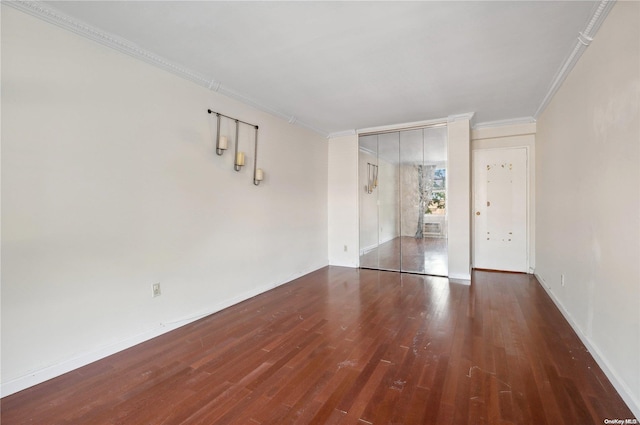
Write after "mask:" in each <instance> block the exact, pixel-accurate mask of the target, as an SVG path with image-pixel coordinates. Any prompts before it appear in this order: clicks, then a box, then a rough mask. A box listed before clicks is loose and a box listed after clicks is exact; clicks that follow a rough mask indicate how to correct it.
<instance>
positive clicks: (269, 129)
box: [2, 5, 357, 395]
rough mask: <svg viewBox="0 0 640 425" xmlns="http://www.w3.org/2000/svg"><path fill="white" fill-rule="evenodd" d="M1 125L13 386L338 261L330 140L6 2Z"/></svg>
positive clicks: (5, 298)
mask: <svg viewBox="0 0 640 425" xmlns="http://www.w3.org/2000/svg"><path fill="white" fill-rule="evenodd" d="M207 108H211V109H214V110H218V111H220V112H222V113H225V114H227V115H231V116H234V117H237V118H240V119H242V120H245V121H248V122H252V123H256V124H258V125H259V126H260V148H259V153H260V157H259V161H258V162H259V166H260V167H261V168H264V170H265V173H266V178H265V181H264V182H263V183H262V184H261V185H260V186H259V187H256V186H254V185H253V184H252V170H251V166H248V167H245V168H244V169H243V170H242V171H241V172H239V173H237V172H235V171H233V168H232V155H231V154H229V153H226V154H225V155H224V156H223V157H218V156H216V155H215V153H214V149H213V142H212V137H211V126H210V124H211V122H210V121H209V120H210V119H211V118H212V116H211V115H208V114H207V112H206V110H207ZM2 124H3V126H2V266H3V269H2V273H3V274H2V394H3V395H6V394H8V393H10V392H13V391H16V390H19V389H21V388H24V387H25V386H28V385H31V384H34V383H37V382H39V381H41V380H43V379H47V378H50V377H52V376H55V375H57V374H59V373H62V372H65V371H66V370H70V369H72V368H75V367H77V366H80V365H82V364H84V363H86V362H88V361H92V360H95V359H97V358H99V357H101V356H104V355H107V354H110V353H111V352H114V351H116V350H118V349H122V348H124V347H126V346H129V345H131V344H133V343H136V342H139V341H141V340H144V339H146V338H149V337H151V336H154V335H157V334H159V333H161V332H164V331H167V330H169V329H171V328H174V327H176V326H178V325H180V324H183V323H185V322H186V321H188V320H191V319H193V318H195V317H198V316H199V315H201V314H206V313H209V312H212V311H216V310H218V309H220V308H222V307H225V306H228V305H230V304H232V303H235V302H237V301H240V300H242V299H244V298H247V297H249V296H252V295H255V294H256V293H259V292H262V291H265V290H267V289H270V288H272V287H273V286H274V285H279V284H281V283H284V282H286V281H289V280H291V279H292V278H295V277H298V276H300V275H303V274H306V273H308V272H310V271H312V270H314V269H317V268H320V267H322V266H325V265H326V264H327V263H328V260H327V252H328V246H327V236H328V235H327V227H328V223H327V196H328V195H327V193H328V191H327V168H328V157H327V152H328V149H327V142H326V140H325V139H324V138H322V137H321V136H319V135H317V134H315V133H311V132H309V131H306V130H303V129H301V128H298V127H294V126H291V125H289V124H287V123H286V122H285V121H283V120H281V119H278V118H275V117H273V116H270V115H268V114H265V113H263V112H260V111H257V110H254V109H252V108H250V107H247V106H245V105H243V104H240V103H238V102H236V101H233V100H230V99H228V98H225V97H223V96H220V95H218V94H216V93H213V92H210V91H208V90H206V89H204V88H202V87H200V86H197V85H195V84H192V83H190V82H188V81H186V80H183V79H180V78H178V77H176V76H174V75H172V74H169V73H166V72H164V71H162V70H159V69H157V68H154V67H152V66H150V65H148V64H146V63H144V62H141V61H138V60H136V59H133V58H131V57H129V56H126V55H122V54H120V53H118V52H116V51H113V50H110V49H108V48H106V47H104V46H102V45H99V44H95V43H93V42H91V41H88V40H87V39H84V38H82V37H79V36H77V35H75V34H73V33H70V32H67V31H65V30H62V29H60V28H58V27H55V26H52V25H50V24H47V23H44V22H42V21H40V20H38V19H35V18H33V17H31V16H28V15H25V14H23V13H22V12H19V11H17V10H15V9H13V8H7V7H5V6H4V5H3V6H2ZM241 149H244V150H246V151H247V155H248V158H247V164H252V163H253V145H252V143H246V144H245V146H241ZM353 152H354V155H355V154H356V152H357V150H356V149H354V151H353ZM354 158H355V156H354ZM353 174H354V179H355V171H353ZM353 229H357V226H353ZM354 231H355V230H354ZM355 246H356V245H355V244H354V245H353V247H354V249H353V252H354V253H355V252H357V250H356V249H355ZM155 282H160V283H161V285H162V295H161V296H160V297H159V298H152V297H151V285H152V283H155Z"/></svg>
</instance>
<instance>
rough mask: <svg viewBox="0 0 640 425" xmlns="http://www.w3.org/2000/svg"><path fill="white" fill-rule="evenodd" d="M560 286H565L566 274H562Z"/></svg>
mask: <svg viewBox="0 0 640 425" xmlns="http://www.w3.org/2000/svg"><path fill="white" fill-rule="evenodd" d="M560 286H564V274H561V275H560Z"/></svg>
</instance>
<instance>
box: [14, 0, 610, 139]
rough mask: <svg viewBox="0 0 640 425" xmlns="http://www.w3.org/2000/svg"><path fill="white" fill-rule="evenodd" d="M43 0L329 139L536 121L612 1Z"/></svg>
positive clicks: (79, 23) (106, 35)
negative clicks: (358, 132) (469, 121)
mask: <svg viewBox="0 0 640 425" xmlns="http://www.w3.org/2000/svg"><path fill="white" fill-rule="evenodd" d="M22 3H29V2H22ZM39 4H40V5H42V4H45V5H46V7H47V8H49V9H50V10H51V11H53V12H50V13H57V14H59V15H61V16H66V17H70V18H71V19H68V20H69V21H73V22H75V25H76V26H77V27H82V25H85V26H87V25H88V26H89V27H90V28H91V29H92V30H95V31H97V33H99V34H102V38H103V39H107V38H108V39H110V40H113V39H114V38H113V37H112V36H115V37H116V39H117V40H120V41H121V42H122V43H121V45H128V46H133V47H130V48H129V50H133V51H135V52H137V53H136V54H137V55H138V56H140V57H141V58H143V59H145V57H144V56H145V54H147V58H146V59H145V60H149V59H148V58H149V57H154V58H156V59H157V60H156V59H154V60H155V61H156V62H158V63H163V61H164V63H165V64H166V63H170V64H171V66H172V67H173V68H174V70H175V69H178V70H179V72H178V73H181V74H182V75H183V76H186V77H187V78H191V79H192V80H194V81H197V82H199V83H201V84H203V85H207V84H208V86H209V87H210V88H211V89H213V90H218V91H220V92H221V93H223V94H227V95H230V96H232V97H235V98H238V99H241V100H243V101H245V102H246V103H248V104H251V105H253V106H257V107H259V108H261V109H263V110H267V111H269V112H272V113H275V114H276V115H280V116H283V117H287V118H288V119H289V121H290V122H292V123H294V122H295V123H297V124H300V125H303V126H305V127H308V128H311V129H313V130H316V131H317V132H319V133H322V134H326V135H328V134H338V133H342V132H348V131H353V130H355V129H362V128H369V127H373V126H382V125H391V124H398V123H408V122H415V121H422V120H432V119H439V118H445V117H447V116H450V115H456V114H464V113H472V112H474V113H475V117H474V121H475V122H476V123H486V122H494V121H503V120H504V121H513V122H517V121H519V120H520V121H525V120H529V121H531V120H533V119H534V118H535V117H536V114H537V113H538V112H539V110H540V108H541V107H542V106H544V102H545V96H546V97H548V94H549V91H550V88H551V87H552V85H553V83H554V79H556V77H557V75H558V73H559V71H560V70H561V68H562V67H563V64H565V62H566V61H567V58H568V57H570V56H571V54H572V51H573V50H574V48H575V46H576V43H577V40H578V36H579V33H580V32H581V31H582V32H584V31H585V28H587V27H588V24H589V22H590V20H592V19H593V16H594V14H598V13H597V10H598V7H599V5H601V4H602V3H601V2H599V1H598V2H593V1H591V2H588V1H567V2H564V1H510V2H505V1H474V2H461V1H452V2H438V1H427V2H323V1H305V2H213V1H52V2H46V3H39ZM58 21H59V22H60V21H64V19H58ZM59 22H58V23H59ZM587 29H589V28H587ZM95 31H94V32H95ZM76 32H81V31H76ZM85 32H90V31H85ZM90 37H94V36H93V35H92V36H90ZM94 38H95V37H94ZM99 41H100V40H99ZM112 44H113V43H112ZM116 48H118V47H117V46H116ZM125 50H126V49H125ZM127 53H131V51H128V52H127ZM148 53H150V55H149V54H148ZM149 61H151V62H154V61H153V60H149ZM212 106H213V105H212Z"/></svg>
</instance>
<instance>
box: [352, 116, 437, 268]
mask: <svg viewBox="0 0 640 425" xmlns="http://www.w3.org/2000/svg"><path fill="white" fill-rule="evenodd" d="M358 145H359V165H358V172H359V178H358V181H359V193H360V196H359V198H360V199H359V205H360V267H361V268H371V269H378V270H390V271H399V272H407V273H418V274H427V275H434V276H447V275H448V255H447V233H448V232H447V228H448V220H447V127H446V125H439V126H431V127H425V128H418V129H410V130H402V131H393V132H385V133H373V134H364V135H361V136H360V137H359V140H358Z"/></svg>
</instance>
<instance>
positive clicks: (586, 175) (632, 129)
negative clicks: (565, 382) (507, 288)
mask: <svg viewBox="0 0 640 425" xmlns="http://www.w3.org/2000/svg"><path fill="white" fill-rule="evenodd" d="M639 18H640V3H638V2H617V3H616V5H615V6H614V7H613V9H612V11H611V12H610V14H609V16H608V17H607V19H606V21H605V22H604V24H603V25H602V27H601V28H600V30H599V31H598V34H597V36H596V38H595V40H594V41H593V42H592V43H591V45H590V46H589V47H588V48H587V50H586V51H585V53H584V54H583V55H582V57H581V58H580V60H579V62H578V63H577V65H576V66H575V68H574V69H573V71H572V72H571V74H570V75H569V76H568V78H567V79H566V80H565V82H564V83H563V85H562V87H561V88H560V90H559V91H558V92H557V94H556V95H555V97H554V99H553V100H552V102H551V103H550V104H549V106H548V107H547V109H546V110H545V112H544V113H543V114H542V115H541V116H540V118H539V119H538V123H537V134H536V152H537V153H536V163H537V173H536V176H537V177H536V180H537V181H536V183H537V207H536V217H537V225H536V252H537V267H536V274H537V275H538V277H539V278H540V280H541V282H542V283H543V285H544V286H545V287H546V288H547V289H548V291H549V292H550V294H551V296H552V297H553V298H554V300H555V301H556V303H557V304H559V306H560V308H561V310H562V311H563V313H564V314H565V316H566V317H567V318H568V320H569V321H570V322H571V324H572V325H573V327H574V329H576V331H577V332H578V334H579V335H580V336H581V338H582V339H583V341H585V343H586V345H587V346H588V347H589V349H590V351H591V353H592V354H593V355H594V357H595V358H596V359H597V360H598V361H599V363H600V365H601V366H602V367H603V369H604V370H605V372H607V374H608V375H609V378H610V379H612V381H613V383H614V385H615V386H616V387H617V389H618V391H619V392H620V393H621V395H622V396H623V398H624V399H625V401H626V402H627V404H628V405H629V407H631V408H632V410H633V411H634V413H635V415H636V416H637V417H640V355H639V353H640V309H639V308H638V305H639V304H640V214H639V212H640V191H639V189H638V187H639V184H640V171H639V170H640V110H639V108H640V26H639V25H638V22H639ZM562 274H564V276H565V285H564V286H562V285H561V284H560V276H561V275H562Z"/></svg>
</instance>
